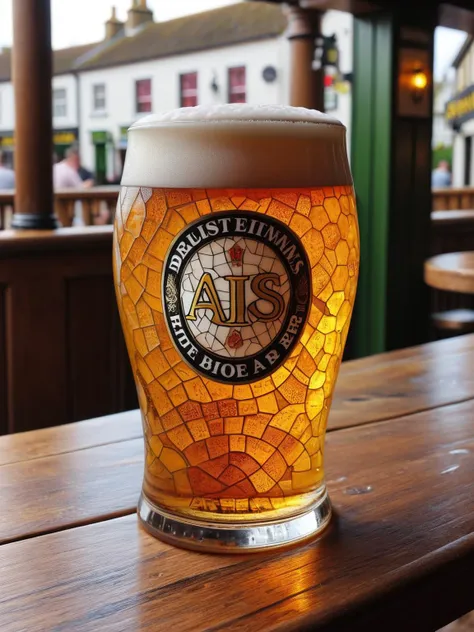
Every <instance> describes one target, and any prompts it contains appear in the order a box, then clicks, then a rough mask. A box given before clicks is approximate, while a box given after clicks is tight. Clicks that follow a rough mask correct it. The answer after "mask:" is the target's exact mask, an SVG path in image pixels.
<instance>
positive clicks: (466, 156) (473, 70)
mask: <svg viewBox="0 0 474 632" xmlns="http://www.w3.org/2000/svg"><path fill="white" fill-rule="evenodd" d="M453 65H454V67H455V69H456V95H455V96H454V98H453V99H452V100H451V101H450V102H449V103H448V105H447V109H446V118H447V120H448V121H449V123H450V125H451V127H452V128H453V130H454V146H453V186H455V187H463V186H474V37H473V36H470V37H468V38H467V39H466V41H465V43H464V45H463V47H462V48H461V50H460V52H459V54H458V56H457V57H456V59H455V60H454V63H453Z"/></svg>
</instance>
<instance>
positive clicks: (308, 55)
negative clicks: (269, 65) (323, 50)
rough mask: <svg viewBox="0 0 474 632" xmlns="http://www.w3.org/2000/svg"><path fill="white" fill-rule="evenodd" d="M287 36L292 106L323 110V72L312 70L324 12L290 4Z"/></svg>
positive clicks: (321, 70) (287, 10)
mask: <svg viewBox="0 0 474 632" xmlns="http://www.w3.org/2000/svg"><path fill="white" fill-rule="evenodd" d="M286 12H287V16H288V30H287V37H288V39H289V40H290V105H294V106H297V107H305V108H312V109H315V110H321V111H323V110H324V72H323V69H320V70H313V61H314V53H315V48H316V42H315V40H316V38H317V36H318V35H319V34H320V27H321V12H320V11H315V10H311V9H301V8H300V7H297V6H290V7H288V8H287V9H286Z"/></svg>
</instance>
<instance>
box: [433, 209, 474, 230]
mask: <svg viewBox="0 0 474 632" xmlns="http://www.w3.org/2000/svg"><path fill="white" fill-rule="evenodd" d="M431 221H432V222H433V224H434V225H435V226H436V227H438V226H440V227H441V226H442V227H444V226H450V225H453V224H463V225H466V224H470V223H474V210H466V209H459V210H453V211H432V213H431Z"/></svg>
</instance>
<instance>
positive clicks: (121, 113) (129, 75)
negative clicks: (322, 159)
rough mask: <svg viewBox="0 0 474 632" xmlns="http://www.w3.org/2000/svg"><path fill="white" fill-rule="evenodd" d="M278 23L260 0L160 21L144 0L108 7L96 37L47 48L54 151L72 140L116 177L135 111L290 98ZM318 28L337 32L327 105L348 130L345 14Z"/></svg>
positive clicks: (5, 143) (5, 82)
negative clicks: (122, 12) (123, 13)
mask: <svg viewBox="0 0 474 632" xmlns="http://www.w3.org/2000/svg"><path fill="white" fill-rule="evenodd" d="M285 30H286V17H285V15H284V13H283V12H282V9H281V7H280V6H279V5H269V4H264V3H263V4H262V3H247V2H240V3H236V4H234V5H230V6H226V7H222V8H220V9H215V10H213V11H206V12H203V13H200V14H196V15H192V16H186V17H184V18H179V19H176V20H171V21H169V22H162V23H155V22H153V16H152V14H151V11H149V10H148V8H147V6H146V2H145V1H143V2H140V3H136V2H134V3H133V5H132V7H131V9H130V10H129V11H128V18H127V21H126V22H120V21H119V20H118V19H117V18H116V16H115V12H113V14H112V17H111V19H110V20H109V21H108V22H107V23H106V38H105V40H104V41H103V42H100V43H97V44H90V45H88V46H83V47H76V48H75V49H67V50H63V51H55V52H54V61H55V76H54V78H53V86H52V89H53V93H52V99H53V126H54V134H53V144H54V153H55V159H59V158H62V156H63V154H64V151H65V149H66V148H67V147H68V146H70V145H71V144H72V143H73V142H76V141H78V142H79V145H80V152H81V162H82V164H83V166H84V167H86V169H88V170H90V171H92V172H93V173H94V175H95V178H96V182H97V183H98V184H102V183H105V182H118V181H119V180H120V177H121V172H122V167H123V161H124V157H125V152H126V147H127V129H128V127H130V125H131V124H132V123H133V122H134V121H135V120H137V119H138V118H139V117H141V116H144V115H146V114H149V113H151V112H159V111H163V110H168V109H172V108H176V107H180V106H186V105H197V104H200V105H201V104H218V103H219V104H220V103H228V102H247V103H250V104H254V105H257V104H288V103H289V94H290V76H289V65H290V42H289V41H288V39H287V37H286V35H285ZM322 32H323V34H324V35H326V36H332V35H336V38H337V47H338V50H339V68H338V72H337V73H335V71H334V69H332V75H333V76H335V77H336V79H337V81H335V82H333V83H332V85H331V86H329V85H328V88H327V94H326V96H327V98H326V109H327V111H330V112H331V114H332V115H334V116H336V117H337V118H339V119H340V120H341V121H342V122H343V123H344V124H345V125H346V126H347V127H348V130H349V129H350V118H351V93H350V81H344V82H342V81H340V78H341V77H342V76H345V77H350V74H351V71H352V16H351V15H350V14H348V13H341V12H338V11H329V12H327V13H325V14H324V17H323V20H322ZM8 65H9V64H8ZM2 68H3V73H2ZM5 68H6V62H5V59H4V60H3V62H2V55H1V54H0V143H1V147H2V149H3V150H4V151H11V152H12V156H13V151H14V127H15V122H14V98H13V87H12V84H11V81H10V77H9V71H6V70H5ZM338 86H343V87H344V89H343V90H340V89H339V88H338ZM349 136H350V135H349V134H348V137H349ZM45 151H46V149H45ZM13 162H14V161H13V157H12V163H13Z"/></svg>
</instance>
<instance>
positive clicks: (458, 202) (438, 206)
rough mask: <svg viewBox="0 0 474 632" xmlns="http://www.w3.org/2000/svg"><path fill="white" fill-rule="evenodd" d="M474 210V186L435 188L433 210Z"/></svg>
mask: <svg viewBox="0 0 474 632" xmlns="http://www.w3.org/2000/svg"><path fill="white" fill-rule="evenodd" d="M462 209H465V210H469V209H472V210H474V187H461V188H457V189H456V188H453V187H447V188H445V189H433V211H451V210H462Z"/></svg>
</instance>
